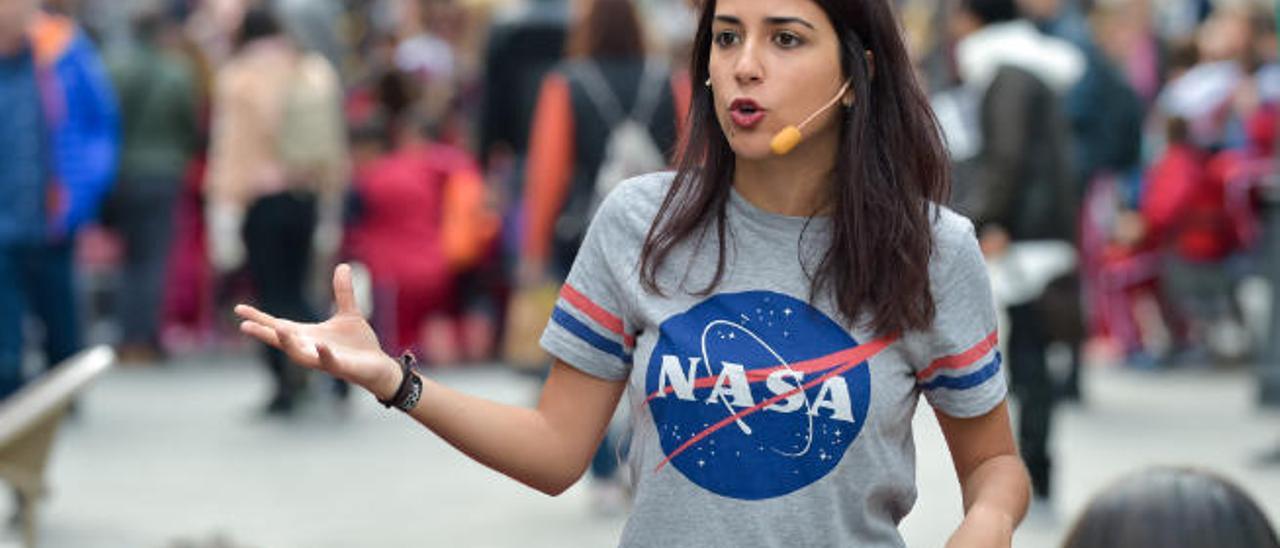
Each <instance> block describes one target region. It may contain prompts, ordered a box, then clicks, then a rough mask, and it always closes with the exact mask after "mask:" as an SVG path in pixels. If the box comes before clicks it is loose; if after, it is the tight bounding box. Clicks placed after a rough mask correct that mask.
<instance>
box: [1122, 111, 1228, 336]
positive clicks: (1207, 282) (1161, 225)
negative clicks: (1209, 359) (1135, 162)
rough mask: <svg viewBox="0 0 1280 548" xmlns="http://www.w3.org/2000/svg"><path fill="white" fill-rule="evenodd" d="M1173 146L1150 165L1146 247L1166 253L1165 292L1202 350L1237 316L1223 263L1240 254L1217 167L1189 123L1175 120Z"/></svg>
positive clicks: (1144, 199)
mask: <svg viewBox="0 0 1280 548" xmlns="http://www.w3.org/2000/svg"><path fill="white" fill-rule="evenodd" d="M1169 137H1170V138H1169V147H1168V149H1167V150H1166V151H1165V152H1164V154H1163V155H1162V156H1161V157H1160V158H1159V159H1158V160H1157V161H1156V162H1155V163H1154V164H1153V165H1152V166H1151V169H1150V171H1148V173H1147V181H1146V188H1145V189H1144V191H1143V196H1142V202H1141V214H1142V218H1143V221H1144V222H1145V225H1146V237H1145V239H1146V241H1147V243H1149V244H1151V245H1154V246H1157V247H1159V248H1161V249H1163V250H1164V251H1165V253H1164V265H1163V268H1162V274H1163V278H1164V284H1163V287H1164V289H1165V291H1166V292H1167V294H1168V296H1169V299H1170V300H1171V302H1173V303H1175V305H1176V306H1177V307H1178V308H1179V311H1180V313H1181V314H1182V315H1183V316H1184V317H1185V319H1186V321H1187V323H1188V327H1189V328H1190V334H1189V336H1190V338H1191V341H1190V344H1191V345H1193V346H1194V345H1201V344H1203V343H1204V342H1205V341H1204V339H1205V336H1206V329H1207V327H1208V326H1210V325H1212V323H1213V322H1214V321H1217V320H1219V319H1222V318H1225V317H1228V316H1229V315H1232V314H1234V313H1235V312H1234V306H1233V305H1232V304H1231V303H1232V299H1231V297H1230V283H1229V280H1228V279H1227V277H1226V275H1225V272H1224V268H1223V261H1225V260H1226V259H1227V258H1228V256H1229V255H1231V254H1232V253H1233V252H1235V251H1236V250H1237V249H1239V241H1238V239H1237V237H1236V231H1235V228H1234V226H1233V224H1232V222H1231V218H1230V215H1229V214H1228V212H1227V207H1226V192H1225V187H1224V184H1225V181H1224V178H1223V177H1222V173H1221V172H1222V169H1221V167H1220V166H1219V165H1215V164H1214V163H1213V162H1210V159H1209V157H1208V155H1206V154H1205V153H1204V152H1203V151H1201V150H1199V149H1198V148H1196V147H1195V146H1194V145H1192V144H1190V142H1189V140H1188V139H1187V131H1186V123H1185V122H1184V121H1182V120H1181V119H1176V118H1175V119H1173V120H1172V121H1171V122H1170V126H1169Z"/></svg>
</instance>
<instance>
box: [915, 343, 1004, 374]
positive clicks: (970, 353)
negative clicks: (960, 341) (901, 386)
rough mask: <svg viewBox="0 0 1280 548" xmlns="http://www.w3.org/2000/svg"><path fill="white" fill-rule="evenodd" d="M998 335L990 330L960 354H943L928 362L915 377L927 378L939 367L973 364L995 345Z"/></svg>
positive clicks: (963, 366)
mask: <svg viewBox="0 0 1280 548" xmlns="http://www.w3.org/2000/svg"><path fill="white" fill-rule="evenodd" d="M999 337H1000V336H999V334H998V333H996V332H995V331H992V332H991V334H990V335H987V338H985V339H982V341H981V342H979V343H978V344H976V345H974V346H973V348H970V349H968V350H965V351H964V352H962V353H960V354H955V355H951V356H944V357H941V358H938V359H936V360H933V363H931V364H929V367H926V368H925V369H924V371H921V372H919V373H916V379H918V380H921V381H923V380H925V379H928V378H929V377H930V376H932V375H933V374H934V373H936V372H937V371H938V370H939V369H962V368H965V367H968V366H970V365H973V362H976V361H978V359H979V358H981V357H983V356H986V355H987V352H990V351H991V349H992V348H995V347H996V343H997V342H999Z"/></svg>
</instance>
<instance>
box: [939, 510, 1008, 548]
mask: <svg viewBox="0 0 1280 548" xmlns="http://www.w3.org/2000/svg"><path fill="white" fill-rule="evenodd" d="M1012 545H1013V519H1011V518H1010V517H1009V516H1007V515H1004V514H1002V513H1000V512H996V511H993V510H985V509H982V508H973V509H971V510H969V513H968V514H967V515H966V516H965V517H964V521H962V522H960V528H959V529H956V532H955V533H954V534H952V535H951V539H950V540H948V541H947V548H1010V546H1012Z"/></svg>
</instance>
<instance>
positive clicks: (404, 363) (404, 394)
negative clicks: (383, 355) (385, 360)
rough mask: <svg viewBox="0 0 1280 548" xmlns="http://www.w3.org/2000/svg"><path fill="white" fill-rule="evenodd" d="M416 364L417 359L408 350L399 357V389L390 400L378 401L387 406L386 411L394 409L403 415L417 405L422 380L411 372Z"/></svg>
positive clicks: (420, 396) (420, 394)
mask: <svg viewBox="0 0 1280 548" xmlns="http://www.w3.org/2000/svg"><path fill="white" fill-rule="evenodd" d="M417 363H418V360H417V358H415V357H413V353H412V352H409V351H408V350H406V351H405V352H404V354H401V355H400V372H401V373H402V374H403V376H402V377H401V378H400V388H397V389H396V393H395V394H394V395H392V396H391V399H389V400H378V403H380V404H382V405H385V406H387V408H388V409H390V408H392V407H394V408H396V409H399V410H401V411H404V412H405V413H408V412H409V411H412V410H413V407H414V406H416V405H418V400H419V399H421V398H422V378H421V377H419V376H418V375H417V373H414V371H413V366H414V365H416V364H417Z"/></svg>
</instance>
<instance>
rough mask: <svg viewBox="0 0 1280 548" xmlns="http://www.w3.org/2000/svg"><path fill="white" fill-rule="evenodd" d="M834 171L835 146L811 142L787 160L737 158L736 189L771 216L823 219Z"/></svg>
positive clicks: (832, 143) (783, 157)
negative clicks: (813, 216)
mask: <svg viewBox="0 0 1280 548" xmlns="http://www.w3.org/2000/svg"><path fill="white" fill-rule="evenodd" d="M815 141H817V140H815ZM806 145H807V146H806ZM823 145H826V146H823ZM834 170H835V143H834V142H830V143H829V144H827V143H821V142H820V141H819V142H810V143H805V144H804V145H801V146H800V147H798V148H796V149H795V150H794V151H792V152H791V153H790V154H787V155H785V156H770V157H768V158H764V159H759V160H750V159H744V158H741V157H738V158H735V160H734V176H733V187H734V188H735V189H737V191H738V193H739V194H741V195H742V197H743V198H746V200H747V201H748V202H751V204H752V205H754V206H756V207H758V208H760V209H762V210H765V211H768V212H770V213H777V214H779V215H788V216H793V217H807V216H811V215H822V214H825V213H827V212H828V210H829V206H830V204H829V203H828V200H827V196H828V190H829V187H830V185H831V174H832V172H833V171H834Z"/></svg>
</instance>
